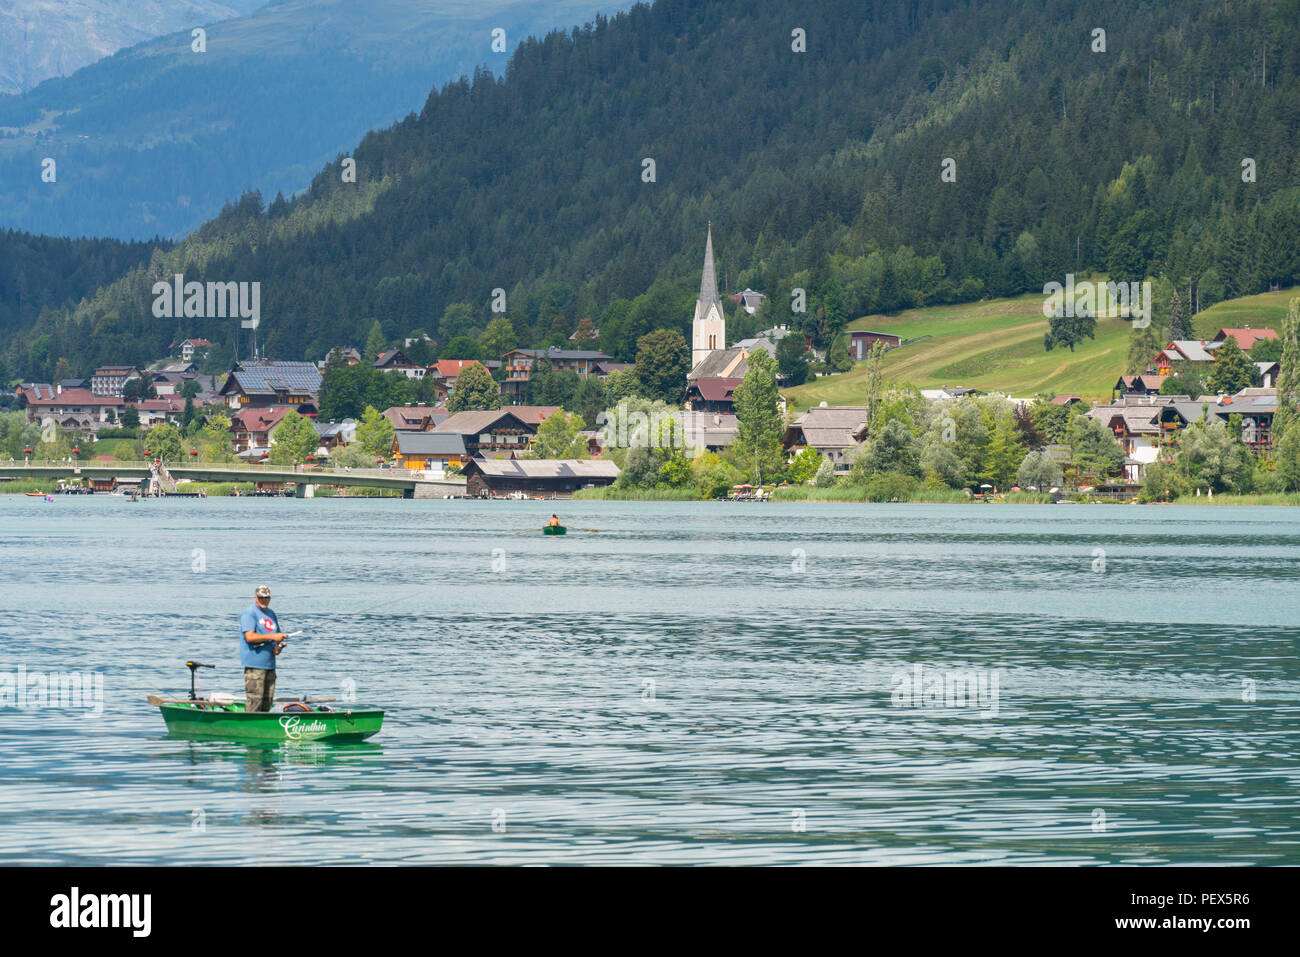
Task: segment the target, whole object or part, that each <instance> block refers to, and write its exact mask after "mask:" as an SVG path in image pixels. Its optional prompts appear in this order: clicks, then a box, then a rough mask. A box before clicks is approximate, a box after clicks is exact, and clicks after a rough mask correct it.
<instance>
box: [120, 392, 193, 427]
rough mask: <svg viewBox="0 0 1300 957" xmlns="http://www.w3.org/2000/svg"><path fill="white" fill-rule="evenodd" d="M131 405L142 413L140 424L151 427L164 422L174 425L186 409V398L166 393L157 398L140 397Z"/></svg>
mask: <svg viewBox="0 0 1300 957" xmlns="http://www.w3.org/2000/svg"><path fill="white" fill-rule="evenodd" d="M129 405H130V406H131V407H132V408H133V409H135V410H136V412H137V413H139V415H140V425H141V426H142V427H144V428H149V427H150V426H153V425H158V424H160V423H162V422H171V423H172V424H173V425H174V424H176V423H177V422H179V421H180V419H181V415H182V413H184V411H185V400H184V399H182V398H181V397H180V396H178V395H165V396H160V397H159V398H157V399H140V400H138V401H136V402H131V403H129Z"/></svg>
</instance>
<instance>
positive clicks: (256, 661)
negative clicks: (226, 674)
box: [239, 604, 280, 671]
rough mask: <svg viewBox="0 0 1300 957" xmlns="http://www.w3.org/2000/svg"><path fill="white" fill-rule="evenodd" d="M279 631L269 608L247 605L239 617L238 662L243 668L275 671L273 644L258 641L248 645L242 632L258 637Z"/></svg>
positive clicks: (273, 613) (278, 626) (276, 621)
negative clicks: (248, 632) (252, 633)
mask: <svg viewBox="0 0 1300 957" xmlns="http://www.w3.org/2000/svg"><path fill="white" fill-rule="evenodd" d="M279 630H280V622H279V620H277V619H276V617H275V612H273V611H271V609H270V608H265V609H263V608H258V607H257V605H255V604H254V605H249V606H248V607H247V608H245V609H244V613H243V614H242V615H240V616H239V661H240V663H241V664H242V665H243V666H244V667H245V668H260V669H262V670H263V671H274V670H275V642H273V641H259V642H258V643H257V644H249V642H248V639H247V638H245V637H244V632H246V631H251V632H255V633H256V634H259V635H274V634H276V633H277V632H278V631H279Z"/></svg>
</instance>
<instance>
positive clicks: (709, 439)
mask: <svg viewBox="0 0 1300 957" xmlns="http://www.w3.org/2000/svg"><path fill="white" fill-rule="evenodd" d="M673 417H674V419H675V420H676V422H677V426H678V428H680V429H681V430H682V435H683V440H684V442H685V443H686V445H687V446H688V447H689V448H690V449H692V450H695V451H698V452H721V451H723V450H724V449H728V448H730V447H731V446H733V445H735V444H736V435H737V433H738V432H739V430H740V424H739V421H738V420H737V419H736V417H735V416H734V415H731V414H727V413H722V412H697V411H692V410H689V409H688V410H686V411H684V412H674V413H673Z"/></svg>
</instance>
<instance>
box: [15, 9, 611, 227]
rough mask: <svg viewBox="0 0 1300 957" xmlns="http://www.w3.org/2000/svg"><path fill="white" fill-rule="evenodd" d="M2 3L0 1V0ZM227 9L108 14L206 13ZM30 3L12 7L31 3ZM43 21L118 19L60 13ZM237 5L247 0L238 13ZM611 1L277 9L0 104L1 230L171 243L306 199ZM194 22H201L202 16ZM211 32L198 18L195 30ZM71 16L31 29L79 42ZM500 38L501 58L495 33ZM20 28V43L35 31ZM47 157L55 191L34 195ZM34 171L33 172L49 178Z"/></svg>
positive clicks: (97, 66) (147, 46)
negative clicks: (473, 80)
mask: <svg viewBox="0 0 1300 957" xmlns="http://www.w3.org/2000/svg"><path fill="white" fill-rule="evenodd" d="M0 2H5V0H0ZM240 2H241V0H223V2H222V3H216V2H206V0H205V2H202V3H200V2H194V3H190V4H182V3H179V2H171V3H167V2H157V0H152V2H150V0H123V3H122V4H121V5H122V6H138V7H142V8H156V10H157V15H158V16H161V15H162V12H163V11H164V10H165V9H166V8H168V7H169V6H170V7H175V8H180V7H183V6H190V7H194V8H199V7H202V8H207V9H211V10H212V11H216V10H217V9H220V8H222V7H223V5H224V6H239V5H240ZM36 4H37V0H20V6H23V5H25V6H33V5H36ZM44 5H48V6H50V7H59V8H61V9H62V8H64V7H67V8H75V9H82V8H86V9H85V10H84V11H83V13H82V15H81V17H82V20H85V21H86V22H89V18H90V17H91V8H96V9H99V10H101V11H102V10H104V9H106V8H109V7H113V6H117V5H118V4H113V3H109V2H107V0H101V2H98V3H95V2H91V0H62V2H57V3H56V2H50V3H48V4H43V6H44ZM242 5H243V6H244V7H249V6H253V5H255V0H242ZM627 5H628V3H627V2H626V0H612V2H608V0H607V2H602V0H276V2H272V3H270V4H267V5H265V6H262V7H261V8H260V9H258V10H256V11H255V12H253V13H251V14H249V15H247V16H241V17H238V18H235V19H228V20H225V21H224V22H219V23H218V22H213V23H211V25H210V26H208V27H207V28H206V52H202V53H196V52H194V51H193V49H192V46H191V36H190V31H191V29H192V25H193V24H194V22H195V18H196V17H199V14H198V13H197V12H195V13H192V14H188V15H185V16H180V15H179V14H178V13H176V12H175V11H173V12H172V14H171V15H172V16H173V21H172V22H173V28H174V21H175V19H176V17H177V16H180V19H182V20H184V21H185V23H184V26H183V29H181V30H180V32H176V33H171V34H169V35H167V36H162V37H159V38H157V39H154V40H150V41H147V42H144V43H141V44H139V45H137V46H134V47H131V48H130V49H126V50H122V51H120V52H118V53H117V54H115V55H114V56H111V57H108V58H106V59H103V60H100V61H99V62H97V63H94V64H92V65H91V66H88V67H85V68H84V69H82V70H79V71H77V72H76V73H75V74H73V75H72V76H70V77H66V78H56V79H51V80H47V81H46V82H45V83H42V84H41V85H40V86H38V87H36V88H35V89H33V90H30V91H28V92H26V93H24V94H22V95H21V96H0V227H11V228H17V229H24V230H29V231H31V232H36V233H43V234H49V235H58V236H77V235H103V236H116V237H120V238H147V237H150V236H154V235H163V236H179V235H183V234H184V233H185V232H187V231H188V230H190V229H192V228H194V227H195V226H197V225H199V224H200V223H202V222H203V221H204V220H206V219H209V218H211V217H212V216H213V215H214V214H216V213H217V212H218V211H219V210H220V209H221V208H222V205H223V204H224V203H226V202H227V201H229V200H232V199H234V198H236V197H238V196H239V194H240V193H241V192H243V191H244V190H247V189H260V190H261V191H262V192H263V193H264V194H265V195H266V197H267V199H268V200H269V199H271V198H272V197H274V196H275V194H276V193H277V192H279V191H283V192H285V193H286V194H290V193H293V192H295V191H298V190H301V189H303V188H305V187H306V186H307V185H308V183H309V182H310V181H311V177H312V176H313V175H314V174H315V173H316V172H318V171H319V170H320V168H321V166H322V165H323V164H324V163H325V162H327V161H329V160H331V159H334V158H335V157H336V156H337V155H338V153H339V152H340V151H342V150H346V149H350V148H352V147H353V146H355V144H356V143H357V141H358V140H359V139H360V138H361V137H362V136H363V135H364V134H365V133H366V132H367V131H368V130H372V129H376V128H382V127H384V126H386V125H388V124H390V123H392V122H393V121H395V120H397V119H399V118H400V117H402V116H404V115H405V114H407V113H409V112H411V111H413V110H418V109H419V108H420V107H421V106H422V105H423V103H424V101H425V99H426V98H427V97H428V95H429V92H430V90H431V89H433V88H436V87H437V86H438V85H439V84H442V83H445V82H447V81H449V80H451V79H454V78H456V77H458V76H460V75H462V74H469V73H472V72H473V71H474V69H475V67H476V66H478V65H486V66H487V67H488V68H489V69H492V70H495V71H502V70H504V68H505V64H506V60H507V58H508V56H509V54H510V53H511V52H513V50H514V49H515V47H516V45H517V44H518V43H519V41H520V40H522V39H524V37H525V36H527V35H529V34H538V35H541V34H545V33H546V32H548V31H549V30H551V29H553V28H555V27H561V28H568V27H571V26H573V25H574V24H581V23H584V22H587V21H589V20H590V19H591V18H592V17H593V16H594V15H595V14H596V13H597V12H598V11H603V12H611V11H613V10H617V9H620V8H621V7H624V6H627ZM199 19H204V18H202V17H199ZM208 19H210V18H208ZM82 20H79V19H78V16H77V15H76V14H70V13H66V12H65V13H62V14H61V15H60V18H59V19H58V20H56V21H54V23H55V26H51V25H50V21H48V20H46V19H44V15H42V28H41V29H42V32H49V31H51V30H53V29H56V28H57V29H64V28H65V27H66V28H67V29H73V30H75V29H76V26H75V24H77V23H78V22H82ZM498 28H499V29H501V30H504V31H505V34H504V40H503V41H502V43H501V44H500V46H501V52H498V51H494V50H493V49H492V42H493V32H492V31H493V30H495V29H498ZM33 29H34V28H33ZM46 159H53V160H54V161H55V165H54V176H55V181H54V182H52V183H51V182H46V181H43V180H42V176H41V172H42V163H43V162H44V161H45V160H46ZM47 166H48V164H47Z"/></svg>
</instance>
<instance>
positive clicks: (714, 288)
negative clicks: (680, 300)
mask: <svg viewBox="0 0 1300 957" xmlns="http://www.w3.org/2000/svg"><path fill="white" fill-rule="evenodd" d="M715 302H716V303H717V304H718V306H719V307H721V306H722V301H721V299H719V297H718V275H717V273H716V271H715V270H714V268H713V223H709V237H708V239H706V240H705V241H704V275H703V276H701V277H700V305H702V306H703V307H705V309H707V308H708V307H709V306H710V305H711V304H713V303H715Z"/></svg>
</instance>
